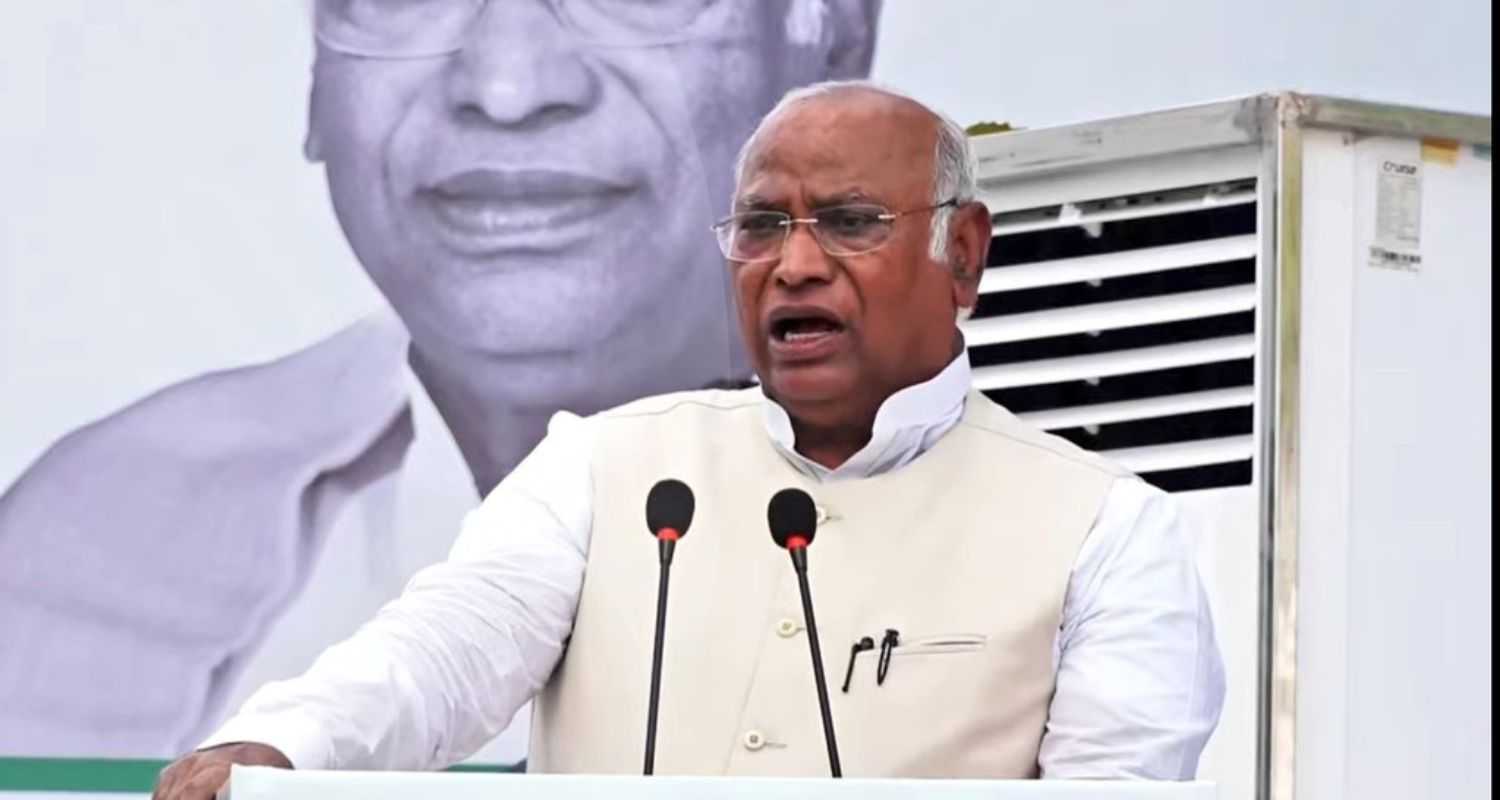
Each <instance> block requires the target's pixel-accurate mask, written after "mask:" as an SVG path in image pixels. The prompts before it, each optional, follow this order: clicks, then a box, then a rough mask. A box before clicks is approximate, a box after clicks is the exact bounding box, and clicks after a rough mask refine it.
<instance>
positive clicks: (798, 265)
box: [772, 224, 833, 289]
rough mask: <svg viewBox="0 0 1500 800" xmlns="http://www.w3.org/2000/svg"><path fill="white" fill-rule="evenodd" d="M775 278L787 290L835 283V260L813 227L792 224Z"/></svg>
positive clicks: (777, 265) (777, 264)
mask: <svg viewBox="0 0 1500 800" xmlns="http://www.w3.org/2000/svg"><path fill="white" fill-rule="evenodd" d="M772 277H773V278H775V280H776V284H777V285H778V286H782V287H785V288H788V289H796V288H798V287H801V286H804V285H806V284H809V283H827V282H829V281H831V280H833V258H832V257H831V256H829V255H828V253H826V252H824V250H823V247H822V246H821V245H819V244H818V240H817V239H816V238H814V236H813V232H812V228H811V227H809V226H807V225H803V224H797V225H793V226H792V230H791V232H790V234H788V236H787V240H786V245H785V247H783V249H782V251H781V260H780V261H778V262H777V263H776V271H775V273H774V274H773V275H772Z"/></svg>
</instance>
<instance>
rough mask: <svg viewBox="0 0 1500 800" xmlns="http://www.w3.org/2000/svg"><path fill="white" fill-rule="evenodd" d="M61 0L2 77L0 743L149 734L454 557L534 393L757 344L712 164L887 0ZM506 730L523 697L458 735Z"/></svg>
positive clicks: (147, 737) (93, 742)
mask: <svg viewBox="0 0 1500 800" xmlns="http://www.w3.org/2000/svg"><path fill="white" fill-rule="evenodd" d="M63 5H64V6H66V7H67V8H70V9H72V11H71V12H69V11H59V12H58V13H55V14H48V15H45V20H46V25H47V26H48V27H47V28H46V30H43V31H40V32H35V35H34V36H33V35H31V34H27V35H24V36H23V35H21V34H20V33H17V32H16V31H15V30H14V29H13V30H12V35H8V36H7V37H6V42H8V43H10V44H8V45H7V47H8V49H12V56H13V57H16V58H18V59H19V61H18V63H26V64H31V65H37V64H42V65H44V66H43V67H41V72H42V74H28V75H25V76H15V77H16V78H17V80H15V81H14V82H10V81H7V83H9V84H10V85H9V86H8V87H7V88H6V89H5V90H4V91H0V95H3V96H5V98H6V100H5V103H6V106H7V108H6V109H5V112H4V113H6V114H13V115H15V116H14V117H13V119H14V120H16V121H17V124H14V125H7V126H6V130H7V131H8V132H9V135H8V136H7V139H13V140H11V141H7V142H6V144H5V147H4V148H3V149H4V150H5V153H4V155H3V156H0V158H3V159H4V161H3V162H0V168H3V169H0V171H3V172H4V173H5V174H4V175H3V179H0V182H3V183H4V184H5V185H6V189H5V191H6V192H7V194H8V195H9V197H10V199H9V200H8V201H7V208H10V209H12V210H13V211H14V213H10V214H8V215H7V218H6V219H4V220H0V279H3V281H0V316H4V317H5V318H6V319H0V333H3V336H0V374H3V376H4V380H3V384H4V386H3V394H0V398H3V399H0V406H3V409H4V413H3V414H0V417H3V419H0V643H3V644H0V754H3V755H34V756H89V757H127V758H163V757H168V756H171V755H174V754H177V753H180V752H183V751H185V750H188V749H191V748H193V747H195V746H196V745H197V744H199V743H200V742H201V741H202V740H203V739H204V737H206V736H207V735H208V734H209V733H211V732H212V731H213V730H214V729H215V728H216V727H217V726H218V725H219V724H220V723H221V722H222V721H223V720H224V719H225V717H226V716H227V715H228V714H230V713H232V712H233V710H234V709H235V708H237V707H238V705H239V704H240V703H241V702H242V701H243V700H244V699H245V697H246V696H247V695H248V694H249V693H250V692H252V691H253V690H254V689H255V688H257V687H258V686H260V685H262V684H264V683H265V682H267V681H271V680H276V679H282V678H287V677H291V676H294V675H296V674H298V673H300V672H301V671H303V670H304V669H306V668H307V667H308V666H309V665H310V664H311V663H312V661H313V659H314V658H315V657H316V655H317V654H318V653H319V652H320V651H321V650H323V649H324V648H325V647H327V646H329V645H331V644H333V643H335V642H337V641H339V640H341V639H343V638H345V637H347V636H348V635H350V634H351V633H353V632H354V631H355V630H356V629H357V628H358V626H359V625H360V624H361V623H363V622H364V621H365V620H367V619H369V618H370V617H372V616H373V615H374V614H375V613H376V612H377V610H378V609H379V608H380V607H381V606H382V605H383V604H384V603H386V602H388V601H389V600H391V599H393V598H394V597H395V596H397V595H398V594H399V593H400V591H401V588H402V586H403V585H404V584H405V582H406V581H407V580H408V579H409V578H410V577H411V575H412V574H413V573H414V572H416V571H417V570H419V569H420V568H422V567H423V566H426V565H428V564H431V563H434V562H436V561H438V560H441V559H442V558H443V557H444V556H445V554H446V552H447V549H448V547H449V546H450V545H451V543H452V541H453V539H454V537H455V536H456V535H457V533H458V530H459V526H460V524H461V521H462V518H463V516H464V514H465V513H466V512H468V511H469V510H471V509H472V508H474V507H475V506H476V504H477V503H478V502H479V499H480V498H481V497H482V496H483V495H484V494H485V493H486V492H488V491H489V490H490V489H491V488H493V487H494V486H496V485H497V484H498V483H499V482H500V481H501V480H502V479H503V478H504V477H505V475H506V474H507V472H508V471H510V470H511V469H513V468H514V467H515V466H516V464H517V463H518V462H519V461H520V460H521V459H522V458H523V457H524V456H525V455H526V454H527V452H528V451H529V450H530V449H531V448H532V447H533V446H534V445H535V444H536V443H537V441H539V440H540V438H541V437H542V436H543V435H544V434H545V432H546V427H547V422H548V419H549V418H550V417H551V416H552V415H553V414H554V413H555V412H558V411H560V410H567V411H572V412H575V413H580V414H584V413H591V412H594V411H597V410H600V409H603V408H607V407H610V406H613V405H617V404H620V403H623V402H626V401H629V400H632V399H635V398H638V397H641V396H644V395H648V394H655V393H660V392H665V391H673V390H680V389H690V388H698V387H701V386H704V385H706V384H710V383H713V382H717V381H722V380H726V379H736V378H742V377H744V376H745V375H746V374H747V373H748V366H747V363H746V361H745V359H744V356H743V354H742V353H741V351H740V346H739V343H738V340H737V336H736V333H735V332H736V330H737V328H736V327H735V325H734V323H733V321H732V318H731V317H732V308H731V304H732V299H731V297H730V294H729V290H728V281H727V272H726V268H725V265H724V262H723V259H722V257H721V255H720V253H719V251H718V248H717V245H716V243H715V241H714V238H713V235H712V233H711V231H710V225H711V224H712V223H713V222H714V220H715V219H717V218H718V217H720V216H722V215H723V214H724V213H726V210H727V208H728V205H729V199H730V195H731V192H732V189H733V174H732V167H733V161H734V157H735V155H736V152H737V150H738V148H739V147H740V145H741V144H742V143H743V142H744V140H745V139H746V138H747V136H748V135H749V133H750V131H751V130H752V128H753V126H754V125H755V123H756V122H757V121H758V119H759V118H760V117H761V115H763V114H764V113H765V112H766V111H768V110H769V109H770V107H771V106H772V105H773V104H774V103H775V102H776V100H777V99H778V98H779V97H780V96H781V95H782V94H783V93H785V92H786V91H788V90H789V89H792V88H795V87H798V86H802V85H806V84H810V83H814V82H817V81H821V80H826V79H831V78H854V77H862V76H864V75H865V73H866V72H867V71H868V69H869V66H870V63H871V58H872V53H873V48H874V34H875V30H876V25H877V16H878V12H879V5H880V4H879V2H878V0H756V1H755V2H743V1H741V0H630V1H628V2H627V1H626V0H307V2H305V3H303V4H300V5H299V4H296V3H264V4H261V3H255V4H248V5H249V6H254V7H255V8H254V9H252V10H246V9H236V10H232V11H229V10H225V9H223V8H221V6H220V4H217V3H199V4H189V3H171V4H162V5H161V6H160V9H159V10H153V11H151V12H150V13H138V12H139V9H132V8H131V6H132V5H133V4H123V5H117V4H110V3H94V2H81V1H78V0H71V1H70V2H65V3H64V4H63ZM153 9H156V7H155V6H153ZM236 24H238V25H246V26H263V27H273V28H280V29H282V32H281V33H279V34H278V35H277V37H276V38H274V39H273V38H272V37H267V36H255V37H249V38H248V39H247V38H246V37H242V36H237V35H236V31H235V30H233V29H232V27H233V26H234V25H236ZM247 40H248V41H253V42H257V43H262V44H263V43H264V42H266V41H268V40H275V41H284V42H286V43H287V44H286V47H287V48H288V49H289V51H295V52H296V53H297V54H298V55H297V56H296V57H295V58H288V57H281V56H278V57H276V58H272V57H269V56H268V54H267V53H265V52H257V51H255V49H254V48H247V47H245V46H243V45H242V44H241V43H242V42H244V41H247ZM11 45H14V48H20V51H19V55H17V51H16V50H15V49H14V48H12V47H11ZM28 47H36V48H41V47H46V48H48V52H47V53H46V54H45V55H42V54H41V51H40V50H37V51H35V52H30V53H29V54H28V52H27V51H26V48H28ZM125 54H135V55H131V56H130V57H124V56H125ZM288 64H295V65H296V66H295V68H288V67H287V65H288ZM9 77H10V76H7V78H9ZM101 87H108V91H104V90H101ZM13 90H14V91H13ZM524 753H525V713H524V712H523V713H522V714H520V715H518V717H517V720H516V721H515V723H514V724H513V725H512V729H511V730H510V731H509V732H508V733H507V734H506V735H504V736H502V737H501V739H500V740H497V742H496V743H495V744H493V745H492V746H491V747H490V748H489V749H488V750H486V751H485V752H484V753H482V754H481V760H487V761H494V762H501V761H511V760H515V759H518V758H520V757H522V756H524Z"/></svg>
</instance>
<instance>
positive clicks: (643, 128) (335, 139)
mask: <svg viewBox="0 0 1500 800" xmlns="http://www.w3.org/2000/svg"><path fill="white" fill-rule="evenodd" d="M441 4H442V3H439V2H437V0H434V2H431V3H429V4H428V5H433V6H436V5H441ZM454 4H455V5H457V6H465V5H467V6H474V5H475V4H474V3H473V2H472V1H471V0H459V1H458V2H456V3H454ZM412 8H415V7H408V6H403V5H402V4H401V3H393V2H377V1H376V0H326V1H325V2H322V3H321V5H320V12H321V13H322V14H323V16H325V17H326V16H328V13H327V12H329V10H333V11H335V12H336V13H337V14H338V15H342V16H341V19H342V24H343V25H344V26H345V28H347V29H351V30H356V31H357V29H358V26H359V25H360V24H362V20H365V21H368V20H376V19H379V18H380V15H391V14H394V15H396V16H397V17H400V18H401V19H397V20H395V21H394V22H395V23H397V24H405V25H409V26H422V25H428V24H432V23H431V19H430V18H422V12H421V11H420V10H418V11H413V10H411V9H412ZM393 9H394V10H393ZM785 13H786V3H784V2H765V3H761V2H757V3H742V2H735V1H734V0H677V2H672V3H639V4H621V3H614V2H598V1H597V0H493V1H492V2H489V3H488V4H487V5H485V6H484V7H483V10H482V11H480V12H478V13H475V14H472V19H470V20H469V21H468V22H467V23H466V24H465V25H464V26H463V30H462V42H461V44H462V50H461V51H459V52H456V53H452V54H449V55H437V56H431V55H429V56H427V57H418V58H388V57H368V56H355V55H349V54H347V53H345V52H340V51H339V50H337V49H335V47H334V46H331V43H330V36H329V35H327V29H325V27H320V37H321V38H322V40H323V43H322V44H320V46H319V49H318V58H317V63H316V68H315V72H314V86H313V101H312V107H311V122H310V125H311V128H310V140H309V141H310V148H311V150H312V151H314V153H315V156H316V157H318V158H320V159H321V160H323V161H324V162H325V163H326V166H327V175H328V182H329V187H330V190H331V193H332V197H333V202H334V208H335V210H336V212H337V214H338V218H339V221H340V223H341V225H342V226H343V228H344V231H345V233H346V235H347V236H348V239H349V241H350V243H351V245H352V246H353V248H354V251H355V253H356V255H357V256H358V258H359V260H360V261H361V263H362V264H363V265H364V266H365V268H366V269H367V270H368V272H369V274H370V276H371V277H372V278H373V279H374V281H375V283H376V284H377V285H378V286H379V287H380V289H381V290H382V292H383V293H384V294H385V295H386V297H387V298H388V299H389V300H390V302H391V303H392V305H393V306H394V307H395V308H396V310H397V311H398V313H400V315H401V316H402V318H403V319H404V320H405V322H406V324H407V326H408V327H409V328H410V329H411V330H412V333H413V337H414V339H415V340H416V341H417V342H418V344H419V346H420V345H421V344H422V343H423V342H424V341H425V342H432V343H439V344H440V345H441V347H443V348H447V349H450V350H454V349H456V350H463V351H471V352H478V353H483V354H488V355H497V356H501V357H505V358H507V359H511V360H514V361H516V362H518V363H531V364H536V363H556V362H558V361H564V360H565V361H566V362H567V363H568V364H569V365H570V367H575V368H576V369H572V370H571V372H572V374H575V375H577V376H579V380H580V381H582V382H584V383H587V382H588V381H590V380H598V379H599V378H600V377H601V376H600V375H599V374H598V372H597V371H595V370H594V369H593V367H594V366H596V365H597V366H601V367H603V366H612V367H615V369H616V371H620V369H621V367H622V366H623V367H626V368H628V367H629V365H628V364H626V365H621V364H620V363H619V359H620V357H621V356H622V355H627V354H636V355H635V356H634V357H635V358H637V359H639V355H638V354H639V353H642V352H647V353H652V354H654V356H653V357H656V358H660V359H663V360H671V359H674V358H676V359H688V360H691V359H692V358H695V357H696V358H698V359H700V360H702V359H709V360H712V361H715V362H717V363H718V364H719V365H720V369H719V372H722V369H723V367H724V366H727V364H726V363H725V362H727V361H728V353H729V351H730V350H731V349H732V343H731V341H730V339H731V338H732V337H730V335H729V333H728V330H729V326H728V325H727V320H725V310H726V309H725V305H726V295H727V292H726V287H725V286H724V278H723V276H722V272H721V271H720V270H719V269H717V265H718V264H719V259H718V254H717V253H716V251H715V249H714V244H713V239H712V236H711V235H710V234H709V232H708V226H709V225H710V223H711V222H712V221H713V219H714V218H715V216H716V214H718V213H721V212H722V211H723V204H724V200H723V198H726V197H727V196H728V195H729V194H730V188H731V186H730V180H731V176H730V175H729V167H730V163H731V160H732V154H733V153H734V151H735V148H737V147H738V145H739V143H740V142H741V141H743V139H744V137H745V136H747V135H748V133H749V131H750V129H751V128H752V127H753V125H754V122H755V121H756V120H757V119H758V118H759V116H760V115H761V114H763V113H764V112H765V111H766V110H767V109H768V108H769V107H770V106H771V105H772V104H773V103H774V102H775V100H776V98H777V97H779V96H780V95H781V94H782V93H783V92H784V91H785V90H787V89H788V88H790V87H792V86H796V85H800V84H802V83H805V82H810V81H813V80H817V79H820V78H821V77H823V75H821V74H819V71H818V68H819V67H821V66H822V65H823V64H825V63H826V59H825V58H824V57H825V56H826V52H825V53H823V54H822V55H821V56H819V57H817V58H813V57H809V54H808V52H807V51H808V50H809V47H810V46H809V45H806V43H795V42H790V41H788V38H787V35H786V33H785V27H784V25H783V21H784V17H785ZM361 15H364V16H363V17H361ZM413 30H420V27H417V28H413ZM344 49H350V48H344ZM653 306H656V307H659V308H660V310H654V309H653ZM695 315H696V316H695ZM705 327H707V328H708V329H707V330H705ZM591 359H592V362H593V363H591V362H590V360H591Z"/></svg>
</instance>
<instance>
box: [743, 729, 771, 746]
mask: <svg viewBox="0 0 1500 800" xmlns="http://www.w3.org/2000/svg"><path fill="white" fill-rule="evenodd" d="M744 744H745V749H746V750H750V751H755V750H759V749H761V748H762V747H765V746H766V735H765V734H763V733H761V732H760V731H745V736H744Z"/></svg>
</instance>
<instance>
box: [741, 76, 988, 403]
mask: <svg viewBox="0 0 1500 800" xmlns="http://www.w3.org/2000/svg"><path fill="white" fill-rule="evenodd" d="M936 133H937V127H936V124H935V122H934V121H933V120H932V119H931V118H930V117H929V116H927V115H926V114H925V113H924V112H922V111H921V110H920V109H919V108H918V107H916V106H915V105H914V104H911V103H909V102H906V101H902V100H898V99H895V98H891V97H887V96H884V95H879V94H875V93H872V92H842V93H838V94H835V95H831V96H827V97H819V98H815V99H812V100H809V101H805V102H803V103H800V104H798V105H795V106H793V107H791V108H790V109H788V110H787V111H786V112H785V113H784V114H783V115H781V116H779V117H778V118H777V119H776V120H775V121H773V123H772V125H771V127H770V128H768V129H767V130H766V131H765V132H764V133H763V134H762V136H761V138H760V139H759V140H758V141H757V144H756V146H755V148H754V151H753V152H752V153H751V155H750V158H749V159H748V161H747V164H746V168H745V174H744V175H743V177H742V180H741V183H740V186H739V190H738V193H737V196H736V209H735V210H736V211H746V210H756V209H769V210H775V211H783V212H785V213H788V214H790V215H791V216H793V217H796V218H807V217H811V216H812V215H813V214H814V213H815V212H817V211H818V210H819V209H826V208H829V207H832V206H838V205H844V204H849V203H869V204H878V205H880V206H884V207H885V208H887V209H889V210H891V211H893V212H903V211H909V210H912V209H921V208H925V207H927V206H930V205H932V204H933V203H932V185H933V183H932V181H933V172H932V168H933V161H934V146H935V143H936V138H935V137H936ZM970 210H971V211H972V209H970ZM931 219H932V218H931V213H930V212H920V213H913V214H909V215H905V216H902V217H900V218H899V219H897V220H895V221H894V223H892V225H893V227H892V229H891V233H890V238H889V240H888V241H886V243H885V244H884V245H883V246H881V247H880V248H879V249H878V250H875V251H873V252H869V253H864V254H861V255H853V256H831V255H829V254H828V253H827V252H825V251H824V249H823V248H822V247H820V246H819V244H818V242H817V241H816V240H815V239H814V237H813V235H812V233H811V231H810V230H809V229H808V228H807V227H805V226H801V225H799V226H796V227H795V228H794V229H793V231H792V233H791V236H790V238H789V239H788V240H787V242H786V246H785V249H784V251H783V252H782V254H781V257H780V258H778V259H776V260H772V261H757V262H748V263H735V262H731V263H730V267H729V268H730V270H731V272H732V274H733V277H734V286H735V294H736V298H737V300H738V307H739V318H740V328H741V334H742V335H743V337H744V339H745V343H746V347H747V349H748V350H749V352H750V357H751V361H752V362H753V363H754V365H755V368H756V371H757V372H758V373H759V374H760V376H761V380H762V382H763V383H764V385H765V386H766V388H767V389H768V391H769V393H770V394H771V395H772V396H773V397H775V398H776V399H777V400H778V401H780V402H781V403H782V405H784V406H786V407H787V408H788V410H789V411H792V413H793V414H794V416H800V417H801V418H803V419H804V420H805V421H809V422H817V423H820V424H839V423H840V422H841V421H842V422H845V423H847V422H848V421H849V420H850V418H851V417H852V418H854V419H858V417H859V415H860V414H868V415H873V413H874V409H876V408H878V407H879V404H880V403H881V402H882V401H883V400H884V399H885V398H886V397H888V396H889V395H891V394H892V393H894V392H895V391H898V390H899V389H901V388H903V387H905V386H909V385H912V384H914V383H918V382H921V381H923V380H926V379H928V378H931V377H932V376H933V375H934V374H936V373H937V372H938V371H940V370H941V369H942V367H943V366H944V365H946V364H947V362H948V361H949V360H951V359H952V357H953V355H954V352H955V342H956V340H955V330H954V319H955V315H956V313H957V309H958V307H959V305H961V304H962V305H970V304H972V302H973V299H974V289H975V284H974V283H973V282H970V281H959V280H956V279H955V277H954V273H953V271H952V270H951V268H950V265H946V264H939V263H937V262H935V261H933V259H932V258H931V256H930V255H929V251H928V242H929V239H930V236H929V233H930V230H931ZM986 241H987V240H986Z"/></svg>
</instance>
